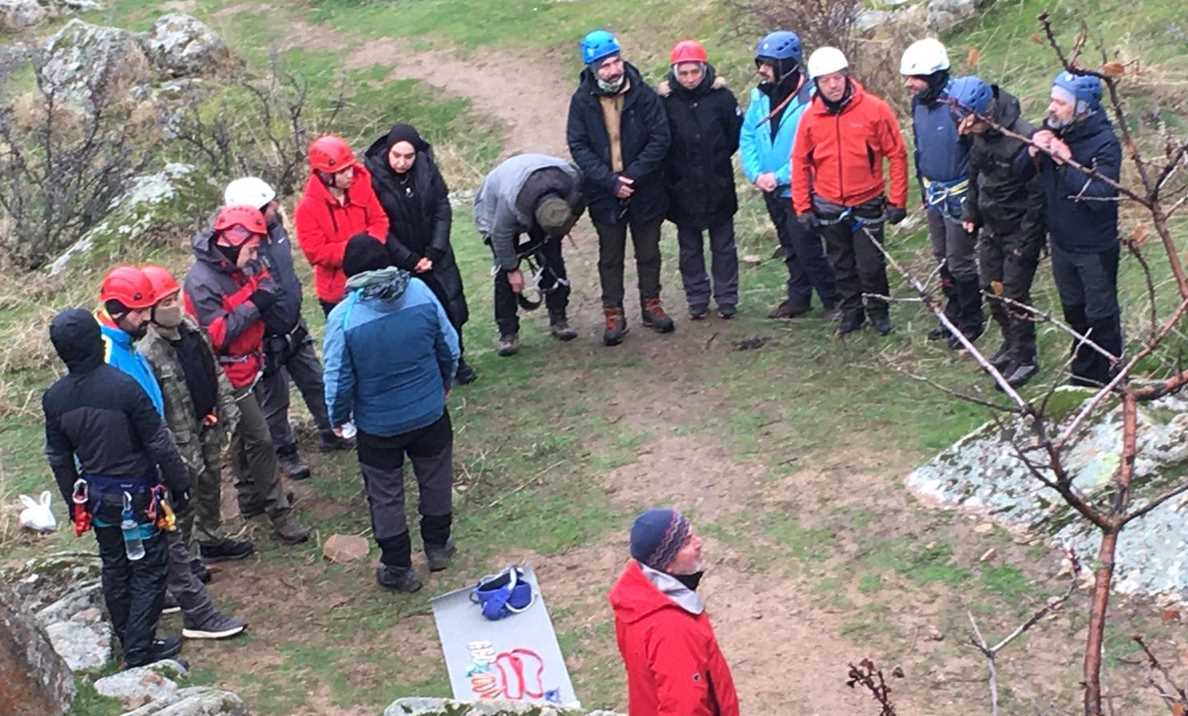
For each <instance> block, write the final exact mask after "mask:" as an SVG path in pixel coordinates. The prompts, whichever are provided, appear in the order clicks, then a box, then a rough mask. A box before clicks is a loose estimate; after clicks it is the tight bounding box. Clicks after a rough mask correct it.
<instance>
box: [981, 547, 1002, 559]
mask: <svg viewBox="0 0 1188 716" xmlns="http://www.w3.org/2000/svg"><path fill="white" fill-rule="evenodd" d="M997 556H998V550H996V549H994V548H993V547H991V548H990V549H988V550H986V551H985V552H983V553H982V556H981V557H978V561H979V562H983V563H985V562H989V561H990V560H992V559H994V558H995V557H997Z"/></svg>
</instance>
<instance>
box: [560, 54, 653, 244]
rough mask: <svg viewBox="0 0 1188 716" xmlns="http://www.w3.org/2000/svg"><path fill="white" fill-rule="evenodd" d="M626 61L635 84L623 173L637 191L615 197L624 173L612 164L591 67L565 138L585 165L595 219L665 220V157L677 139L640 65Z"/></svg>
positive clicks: (626, 120) (627, 111) (627, 101)
mask: <svg viewBox="0 0 1188 716" xmlns="http://www.w3.org/2000/svg"><path fill="white" fill-rule="evenodd" d="M623 65H624V68H625V72H626V75H625V76H626V78H627V81H628V82H630V86H629V87H628V89H627V92H626V93H625V94H624V96H623V115H622V125H621V127H620V139H619V144H620V148H621V150H622V153H623V171H622V172H621V173H620V174H621V175H622V176H625V177H627V178H628V179H632V180H634V181H635V184H634V189H635V193H634V194H632V196H631V198H630V199H628V200H626V201H625V202H622V203H620V201H619V199H618V198H617V197H616V196H615V190H616V189H617V188H618V175H617V174H616V173H615V172H614V170H613V169H612V167H611V143H610V137H609V136H608V134H607V131H606V122H605V121H604V120H603V117H602V106H601V104H600V103H599V99H598V98H599V96H600V91H599V89H598V79H597V77H596V76H595V75H594V73H593V72H591V71H590V69H589V68H587V69H585V70H582V74H581V81H580V83H579V84H578V88H577V90H576V91H575V92H574V93H573V97H572V98H571V99H570V101H569V120H568V123H567V124H566V128H565V138H566V142H567V143H568V144H569V153H570V154H572V155H573V160H574V162H575V163H576V164H577V165H578V168H579V169H581V170H582V187H583V194H584V195H585V197H586V200H587V201H588V202H589V208H590V218H591V219H593V220H594V221H595V222H596V223H599V224H614V223H618V222H620V221H623V220H625V219H631V220H633V221H641V222H647V221H652V220H655V219H662V218H664V214H665V211H666V209H667V203H668V193H667V191H666V190H665V188H664V157H665V156H666V155H667V154H668V146H669V144H670V142H671V138H670V135H669V133H668V119H667V117H665V115H664V105H663V103H662V102H661V101H660V96H659V95H657V94H656V91H655V90H653V89H652V88H651V87H649V86H648V85H647V84H645V83H644V81H643V77H642V76H641V75H640V73H639V70H637V69H635V67H634V66H632V65H630V64H628V63H623Z"/></svg>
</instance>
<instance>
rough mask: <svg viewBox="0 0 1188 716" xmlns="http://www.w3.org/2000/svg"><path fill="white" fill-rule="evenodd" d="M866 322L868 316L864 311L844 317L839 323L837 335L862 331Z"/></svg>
mask: <svg viewBox="0 0 1188 716" xmlns="http://www.w3.org/2000/svg"><path fill="white" fill-rule="evenodd" d="M865 323H866V316H864V315H863V314H862V313H851V314H849V315H847V316H846V317H844V318H842V320H841V323H838V324H837V331H836V332H837V335H838V336H839V337H841V336H846V335H849V334H851V333H853V332H854V331H860V330H862V326H863V324H865Z"/></svg>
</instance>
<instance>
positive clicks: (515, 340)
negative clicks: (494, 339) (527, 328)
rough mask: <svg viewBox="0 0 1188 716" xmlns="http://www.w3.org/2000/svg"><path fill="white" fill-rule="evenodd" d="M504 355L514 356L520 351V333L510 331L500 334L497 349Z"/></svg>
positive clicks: (497, 351)
mask: <svg viewBox="0 0 1188 716" xmlns="http://www.w3.org/2000/svg"><path fill="white" fill-rule="evenodd" d="M495 352H496V353H498V354H499V355H501V356H503V357H505V358H506V357H507V356H514V355H515V354H517V353H519V352H520V334H519V333H509V334H507V335H504V336H499V347H498V348H497V349H496V351H495Z"/></svg>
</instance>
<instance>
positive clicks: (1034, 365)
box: [994, 360, 1039, 390]
mask: <svg viewBox="0 0 1188 716" xmlns="http://www.w3.org/2000/svg"><path fill="white" fill-rule="evenodd" d="M1038 374H1039V363H1038V362H1037V361H1035V360H1029V361H1020V362H1016V363H1011V364H1010V365H1009V366H1007V368H1006V369H1005V370H1004V371H1002V377H1003V378H1006V382H1007V385H1009V386H1011V387H1012V388H1022V387H1023V386H1025V385H1027V383H1028V381H1030V380H1031V379H1032V378H1034V377H1035V376H1036V375H1038ZM994 387H995V388H997V389H999V390H1002V386H1001V385H999V384H998V381H994Z"/></svg>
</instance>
